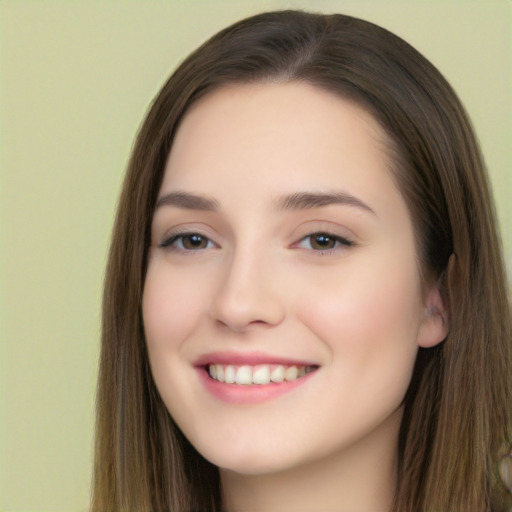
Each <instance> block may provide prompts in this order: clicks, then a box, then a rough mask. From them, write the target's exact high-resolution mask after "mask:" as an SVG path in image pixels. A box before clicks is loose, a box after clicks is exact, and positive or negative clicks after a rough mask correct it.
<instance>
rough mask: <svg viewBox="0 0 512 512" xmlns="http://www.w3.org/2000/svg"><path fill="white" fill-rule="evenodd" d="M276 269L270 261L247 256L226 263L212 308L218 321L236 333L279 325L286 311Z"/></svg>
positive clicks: (234, 257) (253, 255)
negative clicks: (257, 327)
mask: <svg viewBox="0 0 512 512" xmlns="http://www.w3.org/2000/svg"><path fill="white" fill-rule="evenodd" d="M272 267H273V266H272V265H271V264H270V263H269V261H268V259H267V260H265V259H264V258H262V257H261V255H257V254H254V253H253V254H247V252H246V253H245V254H241V253H239V254H236V255H234V256H233V257H232V259H231V261H230V262H226V265H225V268H224V270H223V272H222V273H221V274H222V275H221V277H220V279H219V284H218V287H217V290H216V293H215V294H214V297H213V300H212V303H211V307H210V314H211V317H212V318H213V319H214V321H215V322H217V323H220V324H222V325H224V326H226V327H228V328H229V329H230V330H232V331H234V332H243V331H245V330H247V329H249V328H251V327H255V326H275V325H279V324H280V323H281V322H282V320H283V318H284V315H285V307H284V303H283V297H282V293H281V292H282V290H280V288H279V286H280V282H279V276H278V275H276V272H275V270H273V268H272Z"/></svg>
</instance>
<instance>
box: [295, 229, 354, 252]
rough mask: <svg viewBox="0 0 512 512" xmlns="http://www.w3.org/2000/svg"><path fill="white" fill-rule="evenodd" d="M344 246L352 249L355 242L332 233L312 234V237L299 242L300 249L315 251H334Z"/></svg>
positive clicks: (309, 236) (306, 237)
mask: <svg viewBox="0 0 512 512" xmlns="http://www.w3.org/2000/svg"><path fill="white" fill-rule="evenodd" d="M342 246H345V247H352V246H354V242H353V241H351V240H349V239H348V238H345V237H342V236H338V235H333V234H331V233H312V234H311V235H308V236H305V237H304V238H303V239H302V240H301V241H300V242H299V247H301V248H303V249H312V250H314V251H332V250H335V249H338V248H340V247H342Z"/></svg>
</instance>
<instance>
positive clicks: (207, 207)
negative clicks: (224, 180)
mask: <svg viewBox="0 0 512 512" xmlns="http://www.w3.org/2000/svg"><path fill="white" fill-rule="evenodd" d="M162 206H175V207H177V208H184V209H186V210H204V211H211V212H215V211H217V210H219V208H220V204H219V202H218V201H217V200H215V199H212V198H211V197H208V196H202V195H198V194H191V193H190V192H179V191H178V192H171V193H169V194H166V195H164V196H162V197H160V198H159V199H158V201H157V202H156V206H155V210H157V209H158V208H160V207H162Z"/></svg>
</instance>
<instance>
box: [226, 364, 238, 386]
mask: <svg viewBox="0 0 512 512" xmlns="http://www.w3.org/2000/svg"><path fill="white" fill-rule="evenodd" d="M235 380H236V376H235V367H234V366H231V365H228V366H226V369H225V370H224V382H226V383H227V384H234V383H235Z"/></svg>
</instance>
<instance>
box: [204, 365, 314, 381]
mask: <svg viewBox="0 0 512 512" xmlns="http://www.w3.org/2000/svg"><path fill="white" fill-rule="evenodd" d="M207 369H208V373H209V375H210V377H211V378H212V379H214V380H216V381H218V382H225V383H226V384H238V385H242V386H248V385H251V384H256V385H265V384H270V383H271V382H274V383H280V382H283V381H289V382H291V381H294V380H297V379H300V378H301V377H304V376H305V375H307V374H308V373H311V372H312V371H314V370H315V369H316V367H314V366H293V365H291V366H284V365H280V364H278V365H270V364H260V365H257V366H249V365H243V366H234V365H231V364H228V365H223V364H210V365H208V368H207Z"/></svg>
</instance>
